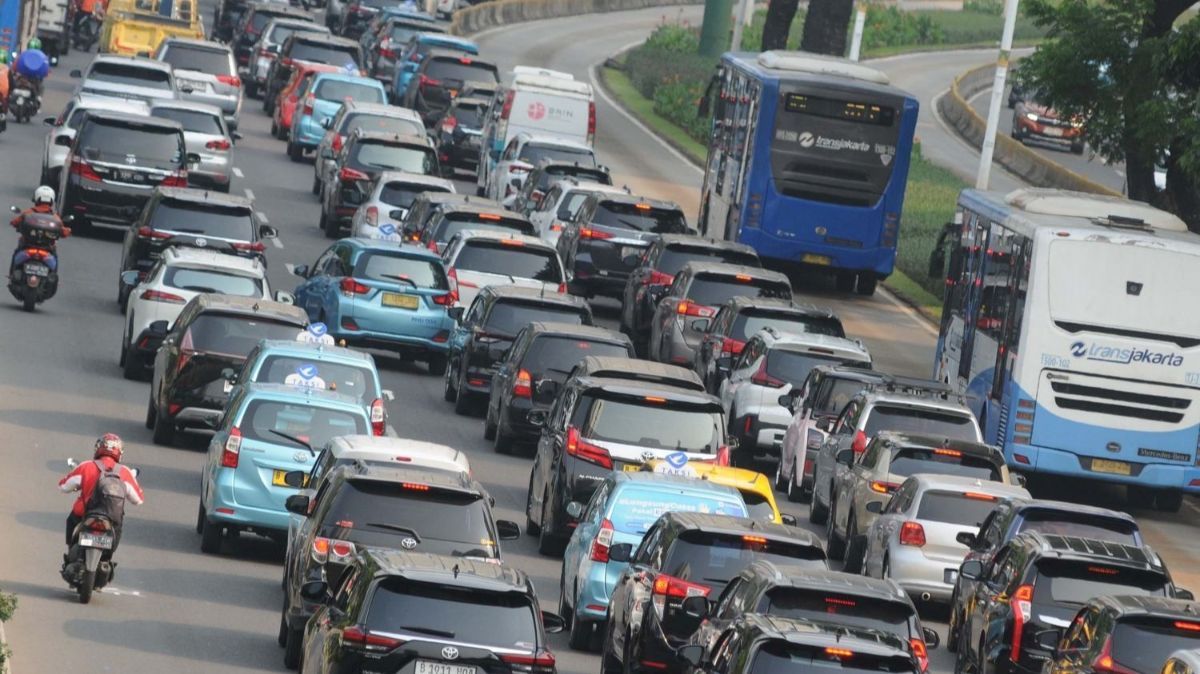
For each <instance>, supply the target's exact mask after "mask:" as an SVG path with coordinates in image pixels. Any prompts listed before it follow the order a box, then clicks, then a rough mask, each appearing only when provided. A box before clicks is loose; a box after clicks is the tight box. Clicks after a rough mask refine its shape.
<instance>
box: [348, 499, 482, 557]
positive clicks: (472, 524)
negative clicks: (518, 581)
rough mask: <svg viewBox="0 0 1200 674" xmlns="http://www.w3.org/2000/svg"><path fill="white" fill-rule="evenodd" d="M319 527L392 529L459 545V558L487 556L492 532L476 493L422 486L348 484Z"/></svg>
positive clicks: (420, 539) (419, 537) (417, 536)
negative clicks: (470, 555) (343, 526)
mask: <svg viewBox="0 0 1200 674" xmlns="http://www.w3.org/2000/svg"><path fill="white" fill-rule="evenodd" d="M324 521H325V523H326V524H328V523H332V522H342V523H343V524H344V525H346V524H348V525H350V526H347V527H345V528H348V529H364V530H371V531H381V532H382V531H397V532H399V529H397V528H396V525H399V526H402V527H405V528H406V529H408V531H407V532H405V533H410V534H411V533H415V534H416V536H415V538H416V539H417V541H418V542H420V541H422V540H426V539H428V540H437V541H449V542H457V543H461V544H463V545H462V546H461V548H458V549H457V551H458V552H460V553H462V554H467V553H471V554H477V555H478V556H481V557H486V556H490V554H489V551H488V550H485V549H483V548H486V547H490V544H489V543H488V541H491V540H492V538H493V536H492V531H491V525H490V522H489V520H488V507H487V501H486V499H484V497H483V495H482V494H480V493H478V492H470V491H457V490H448V489H438V488H437V487H434V488H429V485H426V484H410V483H408V482H390V481H388V482H385V481H381V480H349V481H347V482H346V483H345V484H344V485H342V488H341V489H340V490H338V491H336V492H335V496H334V501H333V503H332V504H331V505H330V507H329V510H328V511H326V513H325V520H324Z"/></svg>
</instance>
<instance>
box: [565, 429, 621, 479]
mask: <svg viewBox="0 0 1200 674" xmlns="http://www.w3.org/2000/svg"><path fill="white" fill-rule="evenodd" d="M567 454H569V455H571V456H573V457H575V458H577V459H579V460H580V461H586V462H588V463H594V464H596V465H597V466H600V467H601V468H607V469H609V470H612V467H613V460H612V455H611V454H609V453H608V450H607V449H605V448H603V447H597V446H596V445H593V444H592V443H590V442H588V441H587V440H584V439H583V438H581V437H580V436H579V430H578V429H576V428H575V427H574V426H570V427H568V428H567Z"/></svg>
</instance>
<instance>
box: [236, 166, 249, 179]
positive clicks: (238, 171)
mask: <svg viewBox="0 0 1200 674" xmlns="http://www.w3.org/2000/svg"><path fill="white" fill-rule="evenodd" d="M233 175H235V176H237V177H239V178H245V177H246V176H245V174H243V173H242V169H240V168H238V167H236V166H234V167H233Z"/></svg>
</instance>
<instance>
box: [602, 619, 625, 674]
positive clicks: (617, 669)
mask: <svg viewBox="0 0 1200 674" xmlns="http://www.w3.org/2000/svg"><path fill="white" fill-rule="evenodd" d="M611 643H612V635H611V634H609V632H608V630H607V629H606V630H605V631H604V641H603V643H601V644H600V674H621V663H620V662H617V659H616V658H614V657H613V654H612V650H611V649H610V647H609V646H610V644H611Z"/></svg>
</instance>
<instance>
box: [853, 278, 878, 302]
mask: <svg viewBox="0 0 1200 674" xmlns="http://www.w3.org/2000/svg"><path fill="white" fill-rule="evenodd" d="M877 285H879V279H878V278H876V277H874V276H872V275H870V274H859V275H858V287H857V288H855V291H856V292H857V293H858V294H859V295H864V296H866V297H870V296H871V295H874V294H875V286H877Z"/></svg>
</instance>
